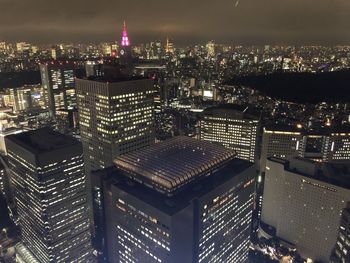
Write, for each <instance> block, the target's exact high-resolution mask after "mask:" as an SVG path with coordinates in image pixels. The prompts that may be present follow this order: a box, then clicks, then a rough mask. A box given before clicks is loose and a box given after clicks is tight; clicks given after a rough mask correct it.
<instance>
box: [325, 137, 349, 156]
mask: <svg viewBox="0 0 350 263" xmlns="http://www.w3.org/2000/svg"><path fill="white" fill-rule="evenodd" d="M326 143H327V146H325V148H326V149H327V152H326V153H325V160H326V161H337V162H342V161H344V160H350V132H349V131H347V132H344V131H341V132H339V131H337V132H332V133H331V134H330V135H329V136H327V138H326Z"/></svg>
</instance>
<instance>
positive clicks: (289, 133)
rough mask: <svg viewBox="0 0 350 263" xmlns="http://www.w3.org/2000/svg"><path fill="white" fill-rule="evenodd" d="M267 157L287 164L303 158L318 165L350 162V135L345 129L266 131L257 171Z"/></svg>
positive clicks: (275, 128)
mask: <svg viewBox="0 0 350 263" xmlns="http://www.w3.org/2000/svg"><path fill="white" fill-rule="evenodd" d="M268 157H277V158H282V159H286V160H290V159H291V158H293V157H303V158H307V159H311V160H315V161H319V162H344V161H348V160H350V132H349V129H348V128H347V127H337V128H330V129H324V130H320V131H306V130H304V129H301V128H300V129H299V128H297V127H290V126H287V127H286V126H271V127H265V128H264V131H263V137H262V149H261V158H260V170H261V171H262V172H264V171H265V166H266V165H265V163H266V159H267V158H268Z"/></svg>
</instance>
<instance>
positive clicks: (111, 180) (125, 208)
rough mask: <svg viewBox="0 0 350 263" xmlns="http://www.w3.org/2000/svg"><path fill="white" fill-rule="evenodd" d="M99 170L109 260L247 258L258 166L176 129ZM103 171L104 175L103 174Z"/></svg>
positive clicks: (98, 187) (99, 201) (170, 262)
mask: <svg viewBox="0 0 350 263" xmlns="http://www.w3.org/2000/svg"><path fill="white" fill-rule="evenodd" d="M115 164H116V167H112V168H108V169H105V170H101V171H98V172H96V173H95V174H94V176H93V177H94V178H95V183H96V182H97V183H96V184H95V187H94V190H95V191H96V193H95V195H94V196H96V197H100V198H98V199H96V200H95V201H96V202H95V205H97V206H98V205H99V204H102V206H103V207H101V209H100V211H104V212H105V220H104V222H105V226H106V229H104V230H103V231H102V232H104V233H105V235H106V237H107V240H106V247H107V250H108V258H109V262H110V263H113V262H167V263H173V262H174V263H175V262H247V256H248V248H249V240H250V228H251V217H252V210H253V199H254V181H255V179H254V178H255V173H256V171H255V167H254V165H253V164H252V163H250V162H248V161H245V160H240V159H236V158H235V153H234V151H232V150H230V149H227V148H225V147H223V146H221V145H215V144H212V143H209V142H204V141H198V140H195V139H191V138H189V137H175V138H173V139H170V140H167V141H164V142H161V143H158V144H155V145H153V146H151V147H148V148H146V149H144V150H140V151H137V152H133V153H129V154H126V155H123V156H120V157H118V158H117V159H116V160H115ZM101 179H102V180H101Z"/></svg>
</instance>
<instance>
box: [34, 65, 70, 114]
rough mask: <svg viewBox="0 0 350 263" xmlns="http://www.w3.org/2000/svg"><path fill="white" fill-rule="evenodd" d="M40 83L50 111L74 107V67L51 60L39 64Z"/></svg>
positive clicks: (54, 111)
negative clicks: (50, 61) (47, 62)
mask: <svg viewBox="0 0 350 263" xmlns="http://www.w3.org/2000/svg"><path fill="white" fill-rule="evenodd" d="M40 74H41V81H42V85H43V86H44V91H45V97H46V102H47V104H48V107H49V110H50V113H51V114H52V116H54V115H55V113H56V110H59V109H65V110H71V109H74V108H75V107H76V95H75V82H74V67H73V65H71V64H69V63H59V62H52V63H49V64H41V65H40Z"/></svg>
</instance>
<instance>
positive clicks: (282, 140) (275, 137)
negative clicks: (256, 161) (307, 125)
mask: <svg viewBox="0 0 350 263" xmlns="http://www.w3.org/2000/svg"><path fill="white" fill-rule="evenodd" d="M303 145H304V136H303V131H301V130H300V129H297V128H294V127H280V126H272V127H265V128H264V130H263V135H262V147H261V157H260V171H262V172H264V171H265V166H266V160H267V158H268V157H277V158H282V159H291V158H293V157H302V156H303V147H304V146H303Z"/></svg>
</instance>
